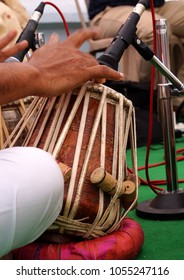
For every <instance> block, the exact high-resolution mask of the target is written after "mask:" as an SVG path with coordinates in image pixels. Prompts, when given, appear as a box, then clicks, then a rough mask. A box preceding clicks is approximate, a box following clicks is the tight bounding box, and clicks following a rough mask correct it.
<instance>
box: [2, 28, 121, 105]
mask: <svg viewBox="0 0 184 280" xmlns="http://www.w3.org/2000/svg"><path fill="white" fill-rule="evenodd" d="M94 36H96V31H94V30H91V29H80V30H78V31H76V32H75V33H73V34H72V35H70V36H69V37H68V38H67V39H66V40H65V41H63V42H60V41H59V38H58V36H57V35H56V34H53V35H52V36H51V38H50V40H49V41H48V43H46V44H45V45H43V46H42V47H40V48H39V49H37V50H36V51H35V52H33V54H32V56H31V58H30V60H29V61H28V62H23V63H8V64H6V63H1V64H0V73H2V74H1V80H0V104H3V103H7V102H9V101H13V100H15V99H19V98H24V97H26V96H31V95H34V96H42V97H48V96H57V95H61V94H62V93H64V92H66V91H69V90H72V89H74V88H76V87H78V86H81V85H82V84H83V83H85V82H86V81H88V80H95V81H98V82H101V83H103V82H105V80H106V79H111V80H122V79H123V74H122V73H118V72H117V71H114V70H113V69H111V68H108V67H107V66H105V65H99V63H98V62H97V60H96V59H95V58H94V57H93V56H91V55H90V54H88V53H85V52H82V51H80V50H79V48H80V46H81V45H82V44H83V43H84V42H85V41H86V40H88V39H90V38H93V37H94Z"/></svg>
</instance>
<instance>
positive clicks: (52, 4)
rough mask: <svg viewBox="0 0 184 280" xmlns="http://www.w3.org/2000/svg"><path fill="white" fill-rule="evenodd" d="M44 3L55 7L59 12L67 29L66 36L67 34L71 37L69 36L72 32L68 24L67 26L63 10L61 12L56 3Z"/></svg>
mask: <svg viewBox="0 0 184 280" xmlns="http://www.w3.org/2000/svg"><path fill="white" fill-rule="evenodd" d="M44 3H45V4H46V5H51V6H53V7H54V8H55V9H56V10H57V12H58V13H59V15H60V16H61V18H62V21H63V24H64V27H65V31H66V34H67V36H69V35H70V32H69V28H68V24H67V22H66V20H65V17H64V15H63V13H62V12H61V10H60V9H59V8H58V7H57V6H56V5H55V4H54V3H52V2H44Z"/></svg>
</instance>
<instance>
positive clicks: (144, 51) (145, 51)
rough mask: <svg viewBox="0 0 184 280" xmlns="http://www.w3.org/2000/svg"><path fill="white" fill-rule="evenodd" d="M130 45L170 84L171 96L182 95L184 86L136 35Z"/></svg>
mask: <svg viewBox="0 0 184 280" xmlns="http://www.w3.org/2000/svg"><path fill="white" fill-rule="evenodd" d="M131 44H132V46H133V47H134V48H135V49H136V51H137V52H138V53H139V54H140V55H141V56H142V57H143V58H144V59H145V60H146V61H149V62H150V63H151V64H153V65H154V66H155V68H156V69H157V70H158V71H159V72H160V73H161V74H163V75H164V76H165V77H166V78H167V80H168V81H169V82H170V83H171V84H170V88H171V91H172V95H173V96H182V95H184V84H183V83H182V82H181V81H180V80H179V79H178V78H177V77H176V76H175V75H174V74H173V73H172V72H171V71H170V70H169V69H168V68H167V67H166V66H165V65H164V64H163V63H162V62H161V61H160V60H159V59H158V57H156V56H155V54H154V52H153V51H152V50H151V49H150V48H149V47H148V46H147V45H146V44H145V43H144V42H143V41H142V40H141V39H139V38H138V37H137V35H135V36H134V38H133V40H132V42H131Z"/></svg>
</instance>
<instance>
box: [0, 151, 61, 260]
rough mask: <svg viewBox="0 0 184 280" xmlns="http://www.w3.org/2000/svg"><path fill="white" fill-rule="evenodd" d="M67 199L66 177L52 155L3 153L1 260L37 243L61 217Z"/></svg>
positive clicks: (0, 158)
mask: <svg viewBox="0 0 184 280" xmlns="http://www.w3.org/2000/svg"><path fill="white" fill-rule="evenodd" d="M63 196H64V180H63V175H62V172H61V171H60V168H59V167H58V164H57V163H56V161H55V159H54V158H53V157H52V155H51V154H49V153H47V152H45V151H43V150H41V149H38V148H33V147H13V148H8V149H4V150H1V151H0V257H1V256H3V255H5V254H7V253H9V252H10V251H11V250H13V249H16V248H19V247H21V246H23V245H26V244H28V243H30V242H32V241H34V240H35V239H37V238H38V237H39V236H40V235H41V234H42V233H43V232H44V231H45V230H46V229H47V228H48V227H49V226H50V225H51V224H52V223H53V222H54V221H55V219H56V218H57V217H58V215H59V213H60V211H61V208H62V204H63Z"/></svg>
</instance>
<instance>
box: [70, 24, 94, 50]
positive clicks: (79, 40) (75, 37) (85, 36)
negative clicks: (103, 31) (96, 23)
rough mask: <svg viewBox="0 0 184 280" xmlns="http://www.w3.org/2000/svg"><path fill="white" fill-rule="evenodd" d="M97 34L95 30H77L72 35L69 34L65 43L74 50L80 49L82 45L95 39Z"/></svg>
mask: <svg viewBox="0 0 184 280" xmlns="http://www.w3.org/2000/svg"><path fill="white" fill-rule="evenodd" d="M97 34H98V32H97V30H96V29H94V28H93V29H92V28H91V29H90V28H83V29H79V30H77V31H76V32H74V33H73V34H71V35H70V36H69V37H68V38H67V39H66V40H65V43H69V44H71V45H72V46H74V47H76V48H80V47H81V46H82V44H83V43H84V42H85V41H86V40H89V39H92V38H95V37H96V36H97Z"/></svg>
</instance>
